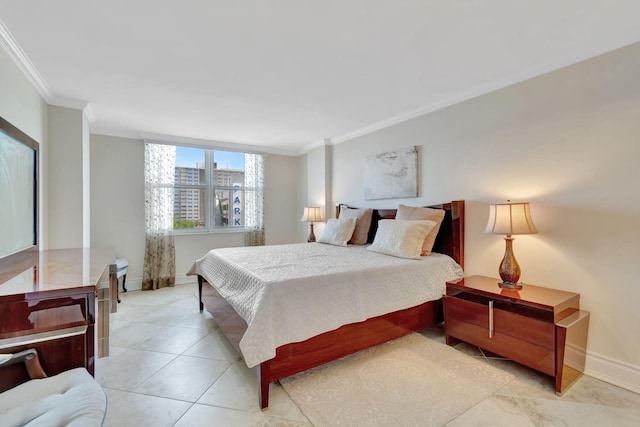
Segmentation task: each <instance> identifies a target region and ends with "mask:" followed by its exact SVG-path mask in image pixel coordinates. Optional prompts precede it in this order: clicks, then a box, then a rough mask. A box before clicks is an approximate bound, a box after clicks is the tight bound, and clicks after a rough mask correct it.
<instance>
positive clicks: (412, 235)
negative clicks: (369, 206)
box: [367, 219, 436, 259]
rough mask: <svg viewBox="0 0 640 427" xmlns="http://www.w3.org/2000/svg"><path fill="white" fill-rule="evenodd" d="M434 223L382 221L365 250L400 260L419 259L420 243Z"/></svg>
mask: <svg viewBox="0 0 640 427" xmlns="http://www.w3.org/2000/svg"><path fill="white" fill-rule="evenodd" d="M435 226H436V223H435V222H434V221H428V220H401V219H383V220H380V221H378V231H376V237H375V238H374V239H373V244H372V245H371V246H369V247H368V248H367V249H368V250H370V251H373V252H379V253H381V254H385V255H392V256H397V257H400V258H412V259H418V258H420V253H421V252H422V243H423V242H424V238H425V237H426V236H427V234H429V231H431V229H432V228H433V227H435Z"/></svg>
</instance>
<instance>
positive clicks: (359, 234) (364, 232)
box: [339, 205, 373, 245]
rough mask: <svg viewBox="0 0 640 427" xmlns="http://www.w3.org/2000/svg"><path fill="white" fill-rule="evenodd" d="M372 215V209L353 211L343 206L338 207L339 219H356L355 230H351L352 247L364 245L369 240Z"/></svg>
mask: <svg viewBox="0 0 640 427" xmlns="http://www.w3.org/2000/svg"><path fill="white" fill-rule="evenodd" d="M372 215H373V209H371V208H366V209H353V208H348V207H346V206H344V205H340V216H339V218H350V217H354V218H355V219H356V228H355V229H354V230H353V236H351V242H350V243H352V244H354V245H366V244H367V240H368V239H369V228H371V216H372Z"/></svg>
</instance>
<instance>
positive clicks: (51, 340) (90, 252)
mask: <svg viewBox="0 0 640 427" xmlns="http://www.w3.org/2000/svg"><path fill="white" fill-rule="evenodd" d="M113 262H114V256H113V253H112V252H111V251H110V250H105V249H94V248H82V249H58V250H45V251H40V252H37V251H32V252H27V253H23V254H20V255H19V256H18V257H13V258H12V259H11V260H10V262H3V263H1V264H0V353H14V352H17V351H21V350H24V349H27V348H35V349H37V350H38V355H39V358H40V361H41V363H42V366H43V368H44V370H45V372H47V374H48V375H55V374H57V373H60V372H62V371H65V370H68V369H71V368H75V367H85V368H86V369H87V370H88V371H89V372H90V373H91V374H92V375H93V374H94V366H95V355H96V344H97V343H98V340H97V339H101V340H103V339H104V338H106V339H107V341H106V345H107V349H106V350H107V354H108V332H109V323H108V319H109V311H110V292H109V284H111V283H113V279H114V278H115V268H114V266H112V264H113ZM110 270H113V272H110ZM110 279H111V280H110ZM116 280H117V279H116ZM101 283H106V284H107V285H106V286H101V285H100V284H101ZM116 283H117V282H116ZM96 297H98V299H99V300H101V301H102V303H101V306H100V307H99V308H98V313H99V316H101V319H99V320H98V333H97V335H96V327H95V325H96V307H97V304H96ZM98 348H99V349H100V347H98ZM99 351H100V350H99ZM102 351H104V349H103V350H102ZM27 379H28V376H27V373H26V370H25V369H24V367H23V366H22V365H21V364H18V365H13V366H10V367H6V368H3V371H2V376H1V378H0V391H4V390H7V389H9V388H11V387H13V386H15V385H17V384H19V383H21V382H24V381H25V380H27Z"/></svg>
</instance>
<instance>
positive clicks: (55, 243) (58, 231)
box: [41, 106, 90, 249]
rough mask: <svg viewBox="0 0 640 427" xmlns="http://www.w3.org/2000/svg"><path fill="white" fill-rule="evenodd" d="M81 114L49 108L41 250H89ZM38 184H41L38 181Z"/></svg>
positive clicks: (82, 118)
mask: <svg viewBox="0 0 640 427" xmlns="http://www.w3.org/2000/svg"><path fill="white" fill-rule="evenodd" d="M85 125H88V123H87V122H86V119H85V117H84V114H83V112H82V111H81V110H76V109H72V108H65V107H57V106H49V115H48V130H47V141H48V142H47V146H48V158H47V164H48V172H47V175H46V176H45V180H46V181H47V185H48V192H47V198H48V213H47V218H48V227H47V230H46V233H47V239H48V244H47V246H46V247H44V248H43V249H61V248H81V247H84V246H88V243H89V237H88V236H85V233H84V231H85V230H86V231H87V232H88V231H89V226H90V223H89V221H90V214H89V212H88V210H85V208H88V203H89V202H88V200H85V196H86V197H87V199H88V197H89V189H88V187H87V185H88V184H89V183H88V182H86V185H85V178H88V176H89V173H88V172H89V171H88V169H87V168H89V164H88V163H87V164H85V162H84V160H85V158H86V159H87V160H88V154H87V153H86V150H87V149H88V148H89V144H88V141H87V142H86V143H85V141H84V136H85V135H87V133H86V131H85ZM41 181H43V180H42V179H41Z"/></svg>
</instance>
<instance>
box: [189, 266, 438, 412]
mask: <svg viewBox="0 0 640 427" xmlns="http://www.w3.org/2000/svg"><path fill="white" fill-rule="evenodd" d="M205 284H206V286H205ZM198 294H199V298H200V309H201V310H202V309H203V308H204V307H206V309H207V311H209V313H211V315H212V316H213V319H214V320H215V321H216V323H217V324H218V326H219V327H220V330H221V331H222V333H224V335H225V336H226V337H227V339H228V340H229V342H230V343H231V345H232V346H233V347H234V348H235V349H236V351H237V352H238V354H239V355H241V354H242V353H241V351H240V339H241V338H242V336H243V335H244V332H245V331H246V329H247V324H246V322H245V321H244V319H242V318H241V317H240V315H238V313H236V311H235V310H234V309H233V307H231V305H229V303H227V301H226V300H225V299H224V298H222V297H221V296H220V294H218V292H217V291H216V290H215V289H214V287H213V286H211V285H209V284H208V283H207V282H206V281H205V280H204V279H203V278H202V277H200V276H198ZM442 320H443V317H442V300H441V299H439V300H436V301H429V302H426V303H424V304H420V305H418V306H416V307H411V308H408V309H405V310H400V311H395V312H392V313H388V314H384V315H382V316H378V317H372V318H370V319H367V320H365V321H363V322H357V323H351V324H348V325H344V326H341V327H340V328H338V329H335V330H333V331H329V332H325V333H323V334H320V335H316V336H314V337H311V338H309V339H308V340H305V341H301V342H296V343H290V344H285V345H282V346H280V347H278V348H277V349H276V356H275V357H274V358H273V359H270V360H267V361H265V362H262V363H261V364H260V370H259V376H260V380H259V381H260V384H259V388H258V390H259V403H260V408H262V409H266V408H267V407H268V406H269V385H270V384H271V383H272V382H275V381H279V380H281V379H283V378H286V377H288V376H291V375H294V374H297V373H300V372H302V371H306V370H307V369H311V368H314V367H316V366H320V365H322V364H325V363H327V362H330V361H332V360H336V359H340V358H342V357H345V356H348V355H350V354H353V353H356V352H358V351H361V350H364V349H367V348H370V347H373V346H376V345H378V344H382V343H384V342H387V341H390V340H393V339H396V338H400V337H402V336H405V335H407V334H409V333H411V332H416V331H420V330H422V329H426V328H429V327H432V326H435V325H437V324H438V323H441V322H442Z"/></svg>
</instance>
